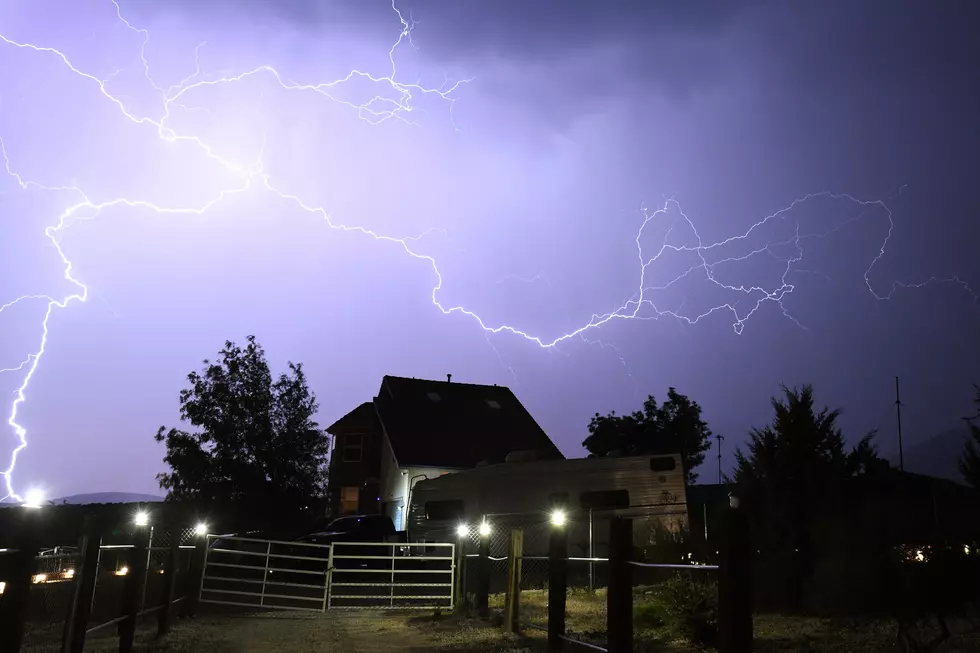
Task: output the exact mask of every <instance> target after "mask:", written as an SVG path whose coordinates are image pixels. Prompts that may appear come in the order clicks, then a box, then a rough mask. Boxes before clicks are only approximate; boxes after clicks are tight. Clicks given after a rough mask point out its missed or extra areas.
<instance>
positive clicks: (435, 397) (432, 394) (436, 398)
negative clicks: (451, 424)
mask: <svg viewBox="0 0 980 653" xmlns="http://www.w3.org/2000/svg"><path fill="white" fill-rule="evenodd" d="M428 395H429V401H431V402H433V403H435V402H438V401H439V400H440V399H442V397H440V396H439V393H438V392H430V393H428Z"/></svg>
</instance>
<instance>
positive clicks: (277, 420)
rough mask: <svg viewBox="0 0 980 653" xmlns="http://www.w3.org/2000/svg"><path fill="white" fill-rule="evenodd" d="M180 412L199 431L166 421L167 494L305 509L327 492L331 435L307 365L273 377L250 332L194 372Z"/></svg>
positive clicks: (163, 477)
mask: <svg viewBox="0 0 980 653" xmlns="http://www.w3.org/2000/svg"><path fill="white" fill-rule="evenodd" d="M187 380H188V381H189V382H190V387H189V388H185V389H184V390H181V392H180V418H181V421H182V422H187V423H189V424H190V425H191V426H192V427H194V428H193V430H190V431H185V430H180V429H177V428H171V429H170V430H169V431H168V430H167V429H166V427H163V426H161V427H160V430H159V431H157V434H156V440H157V442H164V443H165V444H166V447H167V453H166V455H165V456H164V462H166V463H167V465H169V466H170V470H171V471H170V472H169V473H163V474H159V475H158V476H157V478H158V480H159V481H160V487H161V488H163V489H165V490H167V491H168V499H187V498H194V499H201V500H205V501H222V500H232V501H239V502H248V504H250V505H263V506H276V507H277V508H280V509H282V510H289V509H291V508H299V507H301V506H303V505H306V502H308V501H309V500H310V499H312V498H315V497H318V496H320V495H322V494H323V491H324V488H325V484H326V465H325V463H326V457H327V454H328V453H329V449H328V446H329V445H328V441H327V438H326V437H325V436H324V434H323V433H322V432H321V431H320V430H319V428H318V425H317V423H316V422H315V421H314V419H313V416H314V415H315V414H316V411H317V408H318V405H317V402H316V397H315V396H314V395H313V393H312V392H311V391H310V389H309V387H308V386H307V383H306V376H305V374H304V373H303V367H302V365H301V364H293V363H289V372H288V374H282V375H281V376H280V377H279V378H278V379H276V380H273V377H272V373H271V372H270V371H269V364H268V363H267V362H266V358H265V351H264V350H263V349H262V347H261V346H260V345H259V344H258V343H257V342H256V341H255V336H249V337H248V344H247V345H246V346H245V347H244V348H242V347H239V346H238V345H236V344H235V343H233V342H231V341H228V342H225V346H224V348H223V349H222V350H221V352H220V353H219V360H218V361H217V362H214V363H212V362H210V361H208V360H205V361H204V369H203V370H202V371H201V372H200V373H199V372H191V373H190V374H189V375H188V376H187Z"/></svg>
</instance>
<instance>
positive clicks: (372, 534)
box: [296, 515, 398, 544]
mask: <svg viewBox="0 0 980 653" xmlns="http://www.w3.org/2000/svg"><path fill="white" fill-rule="evenodd" d="M296 541H297V542H308V543H310V544H333V543H334V542H397V541H398V536H397V533H396V531H395V524H394V522H392V521H391V517H389V516H387V515H350V516H347V517H339V518H337V519H335V520H333V521H332V522H330V523H329V524H328V525H327V526H326V527H325V528H324V529H323V530H322V531H319V532H316V533H310V534H308V535H304V536H303V537H300V538H298V539H297V540H296Z"/></svg>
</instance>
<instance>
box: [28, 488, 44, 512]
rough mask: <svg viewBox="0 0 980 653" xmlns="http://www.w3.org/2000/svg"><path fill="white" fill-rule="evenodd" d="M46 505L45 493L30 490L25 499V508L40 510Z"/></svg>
mask: <svg viewBox="0 0 980 653" xmlns="http://www.w3.org/2000/svg"><path fill="white" fill-rule="evenodd" d="M42 505H44V492H42V491H41V490H30V491H29V492H28V493H27V495H26V496H25V497H24V507H25V508H40V507H41V506H42Z"/></svg>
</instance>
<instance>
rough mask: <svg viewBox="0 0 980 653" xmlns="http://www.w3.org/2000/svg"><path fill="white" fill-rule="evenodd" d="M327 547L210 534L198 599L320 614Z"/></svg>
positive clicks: (324, 595)
mask: <svg viewBox="0 0 980 653" xmlns="http://www.w3.org/2000/svg"><path fill="white" fill-rule="evenodd" d="M330 550H331V547H330V545H329V544H326V545H324V544H311V543H307V542H288V541H280V540H260V539H256V538H251V537H228V536H213V535H210V536H208V537H207V545H206V554H205V559H204V571H203V573H202V575H201V586H200V600H201V601H202V602H204V603H217V604H223V605H236V606H241V607H250V608H256V607H259V608H273V609H278V610H304V611H314V612H323V611H324V610H325V609H326V607H327V576H328V568H329V555H330Z"/></svg>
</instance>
